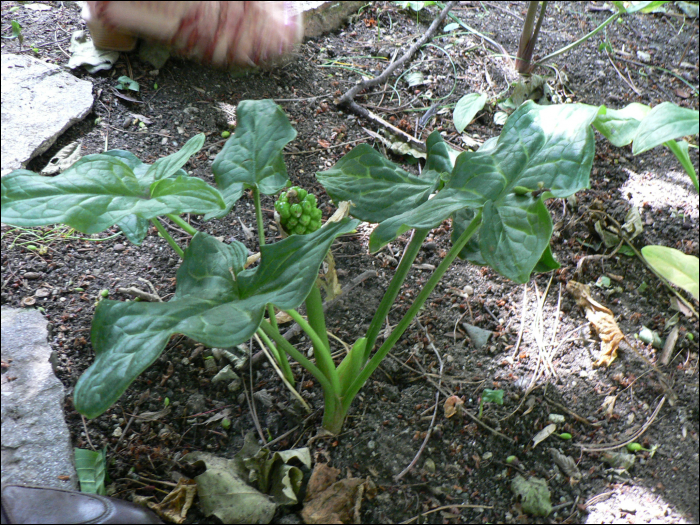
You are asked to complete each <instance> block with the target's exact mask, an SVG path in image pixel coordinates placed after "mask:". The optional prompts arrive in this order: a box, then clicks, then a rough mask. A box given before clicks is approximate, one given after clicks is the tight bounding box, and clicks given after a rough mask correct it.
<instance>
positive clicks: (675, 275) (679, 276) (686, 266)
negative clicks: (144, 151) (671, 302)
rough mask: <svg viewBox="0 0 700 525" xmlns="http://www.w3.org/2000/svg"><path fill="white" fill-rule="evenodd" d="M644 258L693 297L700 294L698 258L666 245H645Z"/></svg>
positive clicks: (696, 297)
mask: <svg viewBox="0 0 700 525" xmlns="http://www.w3.org/2000/svg"><path fill="white" fill-rule="evenodd" d="M642 255H643V256H644V259H646V261H647V262H648V263H649V264H650V265H651V266H652V267H653V268H654V269H655V270H656V271H657V272H659V273H660V274H661V275H662V276H663V277H665V278H666V279H668V280H669V281H671V282H672V283H673V284H675V285H676V286H680V287H681V288H683V289H684V290H686V291H687V292H688V293H690V294H691V295H692V296H693V297H695V299H698V298H699V296H700V265H698V258H697V257H695V256H693V255H686V254H685V253H683V252H682V251H680V250H676V249H675V248H667V247H666V246H645V247H644V248H642Z"/></svg>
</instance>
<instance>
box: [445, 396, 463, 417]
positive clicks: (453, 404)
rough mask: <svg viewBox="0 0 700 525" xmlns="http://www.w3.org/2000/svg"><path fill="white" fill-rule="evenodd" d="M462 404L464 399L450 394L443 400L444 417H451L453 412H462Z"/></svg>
mask: <svg viewBox="0 0 700 525" xmlns="http://www.w3.org/2000/svg"><path fill="white" fill-rule="evenodd" d="M463 405H464V400H463V399H462V398H460V397H457V396H450V397H448V398H447V399H446V400H445V404H444V405H443V408H444V409H445V417H446V418H447V419H449V418H451V417H452V416H454V415H455V414H459V415H461V414H462V406H463Z"/></svg>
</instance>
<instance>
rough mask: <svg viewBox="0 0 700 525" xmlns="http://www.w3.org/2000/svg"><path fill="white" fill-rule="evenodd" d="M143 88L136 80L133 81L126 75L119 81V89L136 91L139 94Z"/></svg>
mask: <svg viewBox="0 0 700 525" xmlns="http://www.w3.org/2000/svg"><path fill="white" fill-rule="evenodd" d="M140 88H141V86H139V83H138V82H136V81H135V80H132V79H131V78H129V77H127V76H126V75H122V76H121V77H119V78H118V79H117V89H122V90H123V89H128V90H130V91H136V92H138V91H139V89H140Z"/></svg>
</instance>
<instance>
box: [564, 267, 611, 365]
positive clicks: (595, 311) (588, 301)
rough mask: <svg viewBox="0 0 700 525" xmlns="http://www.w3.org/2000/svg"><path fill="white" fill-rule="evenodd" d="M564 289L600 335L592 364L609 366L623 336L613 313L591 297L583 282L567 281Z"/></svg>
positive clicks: (588, 288)
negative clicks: (598, 353)
mask: <svg viewBox="0 0 700 525" xmlns="http://www.w3.org/2000/svg"><path fill="white" fill-rule="evenodd" d="M566 290H567V291H568V292H569V293H570V294H571V295H573V297H574V299H575V300H576V304H578V305H579V306H580V307H581V308H583V310H584V312H585V313H586V319H588V320H589V321H590V322H591V324H592V325H593V327H594V328H595V331H596V332H597V333H598V337H600V355H599V356H598V360H597V361H596V362H595V363H593V366H594V367H597V366H603V365H605V366H606V367H607V366H610V365H611V364H612V362H613V361H614V360H615V359H616V358H617V349H618V347H619V346H620V342H621V341H622V340H623V339H624V338H625V335H624V334H623V333H622V331H621V330H620V328H619V327H618V326H617V322H615V317H614V316H613V313H612V312H611V311H610V310H609V309H607V308H606V307H605V306H603V305H602V304H600V303H598V302H596V301H595V300H594V299H593V298H592V297H591V289H590V287H589V286H587V285H585V284H581V283H577V282H576V281H569V282H568V283H567V285H566Z"/></svg>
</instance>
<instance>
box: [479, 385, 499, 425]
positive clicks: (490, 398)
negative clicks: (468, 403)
mask: <svg viewBox="0 0 700 525" xmlns="http://www.w3.org/2000/svg"><path fill="white" fill-rule="evenodd" d="M484 403H498V404H499V405H502V404H503V390H490V389H488V388H484V391H483V392H482V394H481V402H480V403H479V416H478V417H479V419H481V414H482V413H483V412H484Z"/></svg>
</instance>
